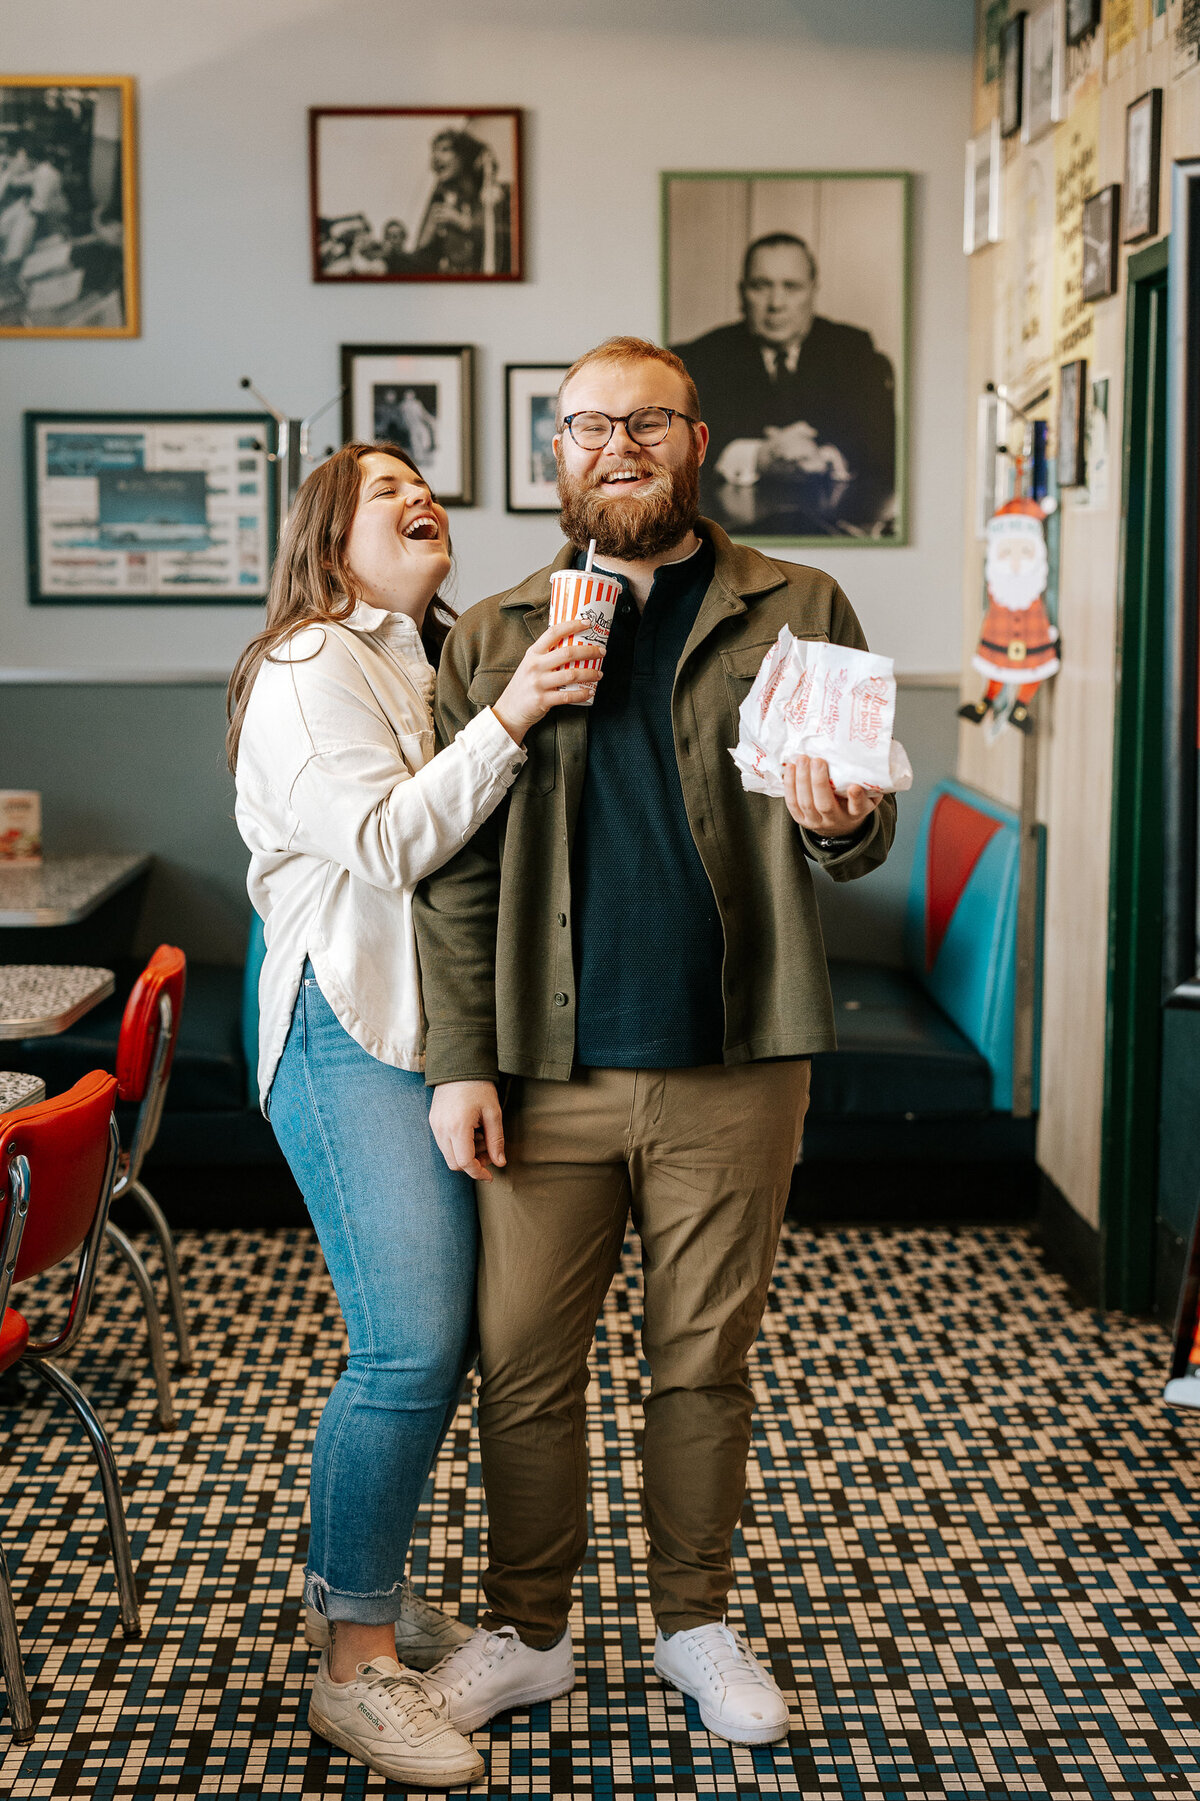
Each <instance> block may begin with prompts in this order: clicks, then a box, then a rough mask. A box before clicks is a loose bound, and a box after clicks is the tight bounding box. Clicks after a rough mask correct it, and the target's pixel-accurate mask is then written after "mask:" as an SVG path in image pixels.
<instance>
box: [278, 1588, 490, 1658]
mask: <svg viewBox="0 0 1200 1801" xmlns="http://www.w3.org/2000/svg"><path fill="white" fill-rule="evenodd" d="M472 1632H473V1628H472V1627H470V1626H464V1625H463V1623H462V1621H461V1620H459V1619H456V1618H455V1617H454V1615H453V1614H450V1613H443V1612H442V1611H441V1609H440V1608H438V1607H431V1606H430V1604H429V1602H428V1601H423V1600H422V1599H421V1597H420V1595H419V1594H418V1593H417V1592H416V1590H415V1589H414V1587H413V1585H412V1583H411V1582H405V1584H404V1586H403V1588H402V1589H401V1590H400V1618H399V1619H398V1620H397V1621H396V1656H397V1658H398V1659H399V1661H400V1662H401V1663H402V1664H404V1665H406V1666H407V1668H408V1669H410V1670H431V1669H432V1668H433V1666H434V1664H435V1663H440V1662H441V1660H442V1658H443V1657H448V1656H449V1654H450V1652H451V1651H455V1650H457V1649H458V1647H459V1645H465V1644H466V1642H467V1640H468V1639H469V1638H470V1637H471V1636H472ZM304 1636H305V1638H306V1640H307V1641H308V1643H309V1644H310V1645H312V1647H313V1649H314V1650H317V1651H328V1649H329V1621H328V1620H327V1619H326V1618H325V1615H324V1614H323V1613H318V1612H317V1610H316V1608H315V1607H306V1608H305V1609H304Z"/></svg>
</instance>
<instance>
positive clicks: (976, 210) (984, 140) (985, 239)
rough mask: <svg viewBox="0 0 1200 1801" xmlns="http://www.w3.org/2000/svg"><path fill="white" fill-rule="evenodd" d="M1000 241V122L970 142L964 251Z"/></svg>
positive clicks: (993, 123) (966, 185) (965, 187)
mask: <svg viewBox="0 0 1200 1801" xmlns="http://www.w3.org/2000/svg"><path fill="white" fill-rule="evenodd" d="M999 240H1000V121H999V119H993V120H992V123H991V124H990V125H989V126H987V127H986V128H985V130H983V131H981V132H978V133H977V134H976V136H975V137H973V138H970V139H969V140H968V142H967V168H966V181H965V186H964V191H963V249H964V250H965V251H966V253H967V255H968V256H972V255H973V254H974V252H975V251H976V250H982V249H983V247H984V245H985V244H996V243H998V242H999Z"/></svg>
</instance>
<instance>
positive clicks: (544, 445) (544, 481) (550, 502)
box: [504, 363, 571, 513]
mask: <svg viewBox="0 0 1200 1801" xmlns="http://www.w3.org/2000/svg"><path fill="white" fill-rule="evenodd" d="M570 366H571V365H570V364H569V363H509V364H507V365H506V367H505V370H504V406H505V413H504V418H505V426H504V446H505V452H504V454H505V466H506V470H507V488H506V504H507V507H508V511H509V512H510V513H557V512H558V504H559V503H558V466H557V464H556V463H555V460H554V425H555V408H556V405H557V402H558V390H559V386H560V384H561V382H562V379H563V376H564V375H565V374H566V373H567V370H568V369H569V368H570Z"/></svg>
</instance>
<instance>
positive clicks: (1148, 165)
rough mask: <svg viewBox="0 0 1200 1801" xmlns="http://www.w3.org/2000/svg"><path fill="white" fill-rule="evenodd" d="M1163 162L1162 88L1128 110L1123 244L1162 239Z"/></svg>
mask: <svg viewBox="0 0 1200 1801" xmlns="http://www.w3.org/2000/svg"><path fill="white" fill-rule="evenodd" d="M1161 163H1162V89H1161V88H1150V89H1149V90H1148V91H1147V92H1146V93H1144V94H1140V95H1139V96H1138V98H1137V99H1136V100H1133V101H1131V102H1130V104H1129V105H1128V106H1127V107H1126V108H1125V230H1124V234H1123V238H1122V242H1123V243H1126V244H1140V243H1141V241H1142V239H1143V238H1153V237H1157V236H1158V201H1159V171H1160V167H1161Z"/></svg>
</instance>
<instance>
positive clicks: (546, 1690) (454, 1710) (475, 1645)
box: [422, 1626, 575, 1732]
mask: <svg viewBox="0 0 1200 1801" xmlns="http://www.w3.org/2000/svg"><path fill="white" fill-rule="evenodd" d="M422 1681H423V1683H424V1687H425V1692H426V1694H427V1695H428V1696H429V1699H430V1701H431V1702H432V1703H433V1705H434V1707H436V1708H437V1710H438V1712H439V1713H441V1714H443V1715H444V1717H445V1718H446V1719H448V1720H449V1722H450V1724H451V1725H452V1726H453V1727H455V1728H456V1729H457V1730H458V1731H459V1732H475V1731H477V1730H478V1728H479V1727H480V1726H483V1725H485V1724H486V1722H487V1721H488V1720H490V1719H492V1718H493V1717H494V1716H495V1715H496V1714H498V1713H505V1712H506V1711H507V1710H508V1708H510V1707H532V1706H533V1704H534V1702H535V1701H552V1700H553V1699H554V1697H555V1695H565V1694H566V1692H567V1690H568V1689H570V1688H574V1686H575V1659H574V1656H573V1655H572V1652H571V1634H570V1632H564V1633H563V1635H562V1637H561V1638H560V1639H559V1641H558V1643H557V1644H556V1645H551V1647H550V1649H549V1650H548V1651H535V1650H534V1649H533V1648H532V1646H530V1645H523V1644H522V1643H521V1641H520V1639H519V1638H518V1637H517V1635H516V1633H515V1632H514V1631H513V1629H512V1627H511V1626H501V1628H500V1630H499V1631H498V1632H487V1631H485V1630H484V1628H483V1627H482V1626H481V1627H480V1628H479V1630H478V1631H477V1632H475V1633H473V1634H472V1636H471V1638H470V1639H469V1640H468V1642H467V1643H466V1644H465V1645H460V1646H459V1648H458V1650H457V1651H452V1652H451V1653H450V1655H449V1657H447V1658H445V1659H444V1660H443V1661H442V1662H441V1663H439V1664H438V1665H437V1667H436V1668H435V1669H432V1670H430V1671H429V1674H428V1675H427V1676H424V1677H423V1678H422Z"/></svg>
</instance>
